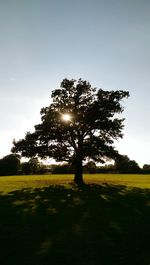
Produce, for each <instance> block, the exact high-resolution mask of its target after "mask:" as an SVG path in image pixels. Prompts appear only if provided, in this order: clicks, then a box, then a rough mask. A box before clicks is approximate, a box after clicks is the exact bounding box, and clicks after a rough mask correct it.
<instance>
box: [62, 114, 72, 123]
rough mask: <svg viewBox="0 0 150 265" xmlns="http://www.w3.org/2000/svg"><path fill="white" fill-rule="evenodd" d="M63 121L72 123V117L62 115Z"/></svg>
mask: <svg viewBox="0 0 150 265" xmlns="http://www.w3.org/2000/svg"><path fill="white" fill-rule="evenodd" d="M62 119H63V120H64V121H71V115H70V114H67V113H66V114H63V115H62Z"/></svg>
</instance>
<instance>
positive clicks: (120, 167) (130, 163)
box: [115, 155, 141, 174]
mask: <svg viewBox="0 0 150 265" xmlns="http://www.w3.org/2000/svg"><path fill="white" fill-rule="evenodd" d="M115 169H116V171H118V172H119V173H126V174H128V173H131V174H134V173H140V170H141V169H140V167H139V165H138V163H137V162H136V161H135V160H130V158H129V157H128V156H126V155H122V156H121V155H120V156H118V157H117V159H116V161H115Z"/></svg>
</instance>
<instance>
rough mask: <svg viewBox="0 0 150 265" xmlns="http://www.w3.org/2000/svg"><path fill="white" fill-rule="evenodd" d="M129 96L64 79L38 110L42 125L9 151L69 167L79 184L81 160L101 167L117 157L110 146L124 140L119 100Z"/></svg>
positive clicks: (36, 127)
mask: <svg viewBox="0 0 150 265" xmlns="http://www.w3.org/2000/svg"><path fill="white" fill-rule="evenodd" d="M128 96H129V92H128V91H123V90H116V91H113V90H112V91H106V90H102V89H96V88H93V87H92V86H91V84H90V83H89V82H87V81H84V80H82V79H79V80H74V79H72V80H68V79H64V80H63V81H62V82H61V85H60V88H58V89H56V90H54V91H52V94H51V98H52V103H51V104H50V105H49V106H48V107H45V108H42V109H41V123H40V124H38V125H35V131H34V132H33V133H30V132H27V133H26V135H25V138H24V139H21V140H19V141H15V140H14V142H13V144H14V146H13V148H12V151H13V152H15V153H20V154H21V155H22V156H25V157H35V156H39V157H41V158H46V157H52V158H54V159H55V160H56V161H67V162H69V163H72V164H73V165H74V167H75V179H74V180H75V182H76V183H78V184H79V183H82V182H83V178H82V168H83V167H82V162H83V160H86V159H90V160H91V161H95V162H101V163H104V162H105V161H106V159H107V158H115V157H116V156H117V154H118V152H117V151H116V150H115V148H114V146H113V143H114V140H117V139H118V138H122V137H123V134H122V129H123V127H124V125H123V121H124V119H123V118H121V119H119V115H118V114H120V113H122V112H123V106H122V105H121V101H122V99H123V98H128Z"/></svg>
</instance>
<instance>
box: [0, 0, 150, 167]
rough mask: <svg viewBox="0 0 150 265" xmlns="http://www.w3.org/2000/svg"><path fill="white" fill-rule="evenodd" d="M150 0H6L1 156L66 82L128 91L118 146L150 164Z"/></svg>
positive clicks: (1, 18) (0, 66)
mask: <svg viewBox="0 0 150 265" xmlns="http://www.w3.org/2000/svg"><path fill="white" fill-rule="evenodd" d="M149 14H150V1H149V0H76V1H75V0H0V157H3V156H5V155H8V154H9V153H10V149H11V147H12V141H13V139H16V140H19V139H21V138H24V136H25V133H26V132H27V131H33V129H34V125H35V124H38V123H39V122H40V109H41V108H42V107H45V106H48V105H49V104H50V96H51V91H52V90H54V89H56V88H58V87H59V85H60V82H61V81H62V79H64V78H68V79H72V78H73V79H78V78H80V77H81V78H82V79H84V80H88V81H89V82H90V83H91V85H92V86H94V87H97V88H102V89H104V90H112V89H113V90H120V89H121V90H127V91H129V92H130V98H129V99H127V100H124V102H123V105H124V108H125V109H124V112H123V113H122V115H121V117H124V118H125V122H124V125H125V128H124V130H123V133H124V137H123V139H120V140H119V141H118V142H116V144H115V145H116V149H118V151H119V152H120V153H121V154H124V155H128V156H129V158H130V159H133V160H135V161H136V162H137V163H138V164H139V165H140V166H143V164H150V120H149V114H150V104H149V102H150V15H149Z"/></svg>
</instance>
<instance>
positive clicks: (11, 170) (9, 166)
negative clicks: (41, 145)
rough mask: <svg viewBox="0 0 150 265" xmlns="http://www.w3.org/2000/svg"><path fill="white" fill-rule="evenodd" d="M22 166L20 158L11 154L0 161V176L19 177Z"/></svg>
mask: <svg viewBox="0 0 150 265" xmlns="http://www.w3.org/2000/svg"><path fill="white" fill-rule="evenodd" d="M19 165H20V159H19V156H17V155H15V154H10V155H7V156H5V157H3V158H2V159H0V175H1V176H9V175H17V174H18V170H19Z"/></svg>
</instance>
